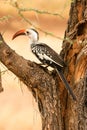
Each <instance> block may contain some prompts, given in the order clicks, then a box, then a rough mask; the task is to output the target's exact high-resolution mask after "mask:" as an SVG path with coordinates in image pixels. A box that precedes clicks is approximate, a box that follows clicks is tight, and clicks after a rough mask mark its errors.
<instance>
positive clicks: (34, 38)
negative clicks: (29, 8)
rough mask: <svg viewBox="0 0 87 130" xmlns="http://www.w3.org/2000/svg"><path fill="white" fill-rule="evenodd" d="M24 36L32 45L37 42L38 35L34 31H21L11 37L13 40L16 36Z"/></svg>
mask: <svg viewBox="0 0 87 130" xmlns="http://www.w3.org/2000/svg"><path fill="white" fill-rule="evenodd" d="M21 35H25V36H28V37H29V38H30V40H31V42H32V43H34V42H37V41H38V40H39V33H38V32H37V31H36V30H35V29H32V28H31V29H26V30H25V29H23V30H19V31H17V32H16V33H15V34H14V35H13V37H12V40H13V39H15V38H16V37H17V36H21Z"/></svg>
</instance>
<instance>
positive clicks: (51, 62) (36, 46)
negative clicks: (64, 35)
mask: <svg viewBox="0 0 87 130" xmlns="http://www.w3.org/2000/svg"><path fill="white" fill-rule="evenodd" d="M19 35H26V36H28V37H29V38H30V47H31V50H32V53H33V54H35V56H36V57H37V58H38V59H39V60H40V61H41V62H42V63H43V64H45V65H48V66H51V67H53V68H55V69H56V70H57V73H58V75H59V76H60V78H61V80H62V81H63V83H64V85H65V87H66V89H67V90H68V91H69V93H70V94H71V95H72V98H73V99H74V100H76V96H75V95H74V93H73V91H72V89H71V87H70V85H69V83H68V82H67V80H66V78H65V76H64V74H63V72H62V70H63V67H65V62H64V61H63V59H62V58H61V57H60V56H59V55H58V54H57V53H56V52H55V51H54V50H53V49H52V48H50V47H49V46H48V45H46V44H45V43H39V33H38V32H37V31H36V30H35V29H32V28H30V29H23V30H20V31H17V32H16V33H15V34H14V35H13V38H12V39H15V38H16V37H17V36H19Z"/></svg>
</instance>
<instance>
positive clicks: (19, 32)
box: [12, 29, 26, 40]
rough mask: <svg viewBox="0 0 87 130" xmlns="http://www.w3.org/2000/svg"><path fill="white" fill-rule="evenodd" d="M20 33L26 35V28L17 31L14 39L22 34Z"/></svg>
mask: <svg viewBox="0 0 87 130" xmlns="http://www.w3.org/2000/svg"><path fill="white" fill-rule="evenodd" d="M20 35H26V34H25V29H23V30H19V31H17V32H16V33H15V34H14V35H13V37H12V40H14V39H15V38H16V37H17V36H20Z"/></svg>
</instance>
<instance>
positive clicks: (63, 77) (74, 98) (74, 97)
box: [56, 68, 77, 101]
mask: <svg viewBox="0 0 87 130" xmlns="http://www.w3.org/2000/svg"><path fill="white" fill-rule="evenodd" d="M56 70H57V72H58V75H59V76H60V78H61V80H62V81H63V83H64V85H65V87H66V89H67V90H68V91H69V93H70V94H71V96H72V98H73V100H75V101H76V100H77V99H76V96H75V95H74V93H73V91H72V89H71V87H70V85H69V83H68V82H67V80H66V79H65V76H64V74H63V72H62V71H61V70H59V69H58V68H56Z"/></svg>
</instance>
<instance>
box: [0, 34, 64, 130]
mask: <svg viewBox="0 0 87 130" xmlns="http://www.w3.org/2000/svg"><path fill="white" fill-rule="evenodd" d="M0 61H1V62H2V63H3V64H4V65H5V66H6V67H7V68H8V69H9V70H10V71H12V72H13V73H14V74H15V75H16V76H17V77H19V78H20V80H21V81H23V83H24V84H26V85H27V87H28V89H29V90H30V91H31V92H32V94H33V96H34V97H35V99H36V100H37V102H38V106H39V110H40V113H41V115H42V127H43V128H46V129H48V128H49V127H50V128H49V129H50V130H51V127H52V129H58V128H59V127H60V126H61V127H62V126H63V125H62V122H60V121H59V120H58V118H57V115H59V116H60V117H62V115H61V113H60V108H61V107H60V105H61V104H60V100H59V94H58V79H57V78H56V79H57V82H56V81H55V80H54V78H53V76H52V75H51V74H49V71H47V72H46V71H45V70H44V69H43V68H42V67H41V66H39V65H37V64H36V63H34V62H31V61H29V60H26V59H24V58H23V57H22V56H19V55H18V54H17V53H15V51H14V50H12V49H11V48H10V47H9V46H8V45H7V44H6V43H5V41H4V40H3V38H2V36H1V35H0ZM54 77H55V76H54ZM59 104H60V105H59ZM59 107H60V108H59ZM58 108H59V109H58ZM54 122H55V123H56V126H55V123H54ZM46 124H47V125H46ZM59 124H60V125H59Z"/></svg>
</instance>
